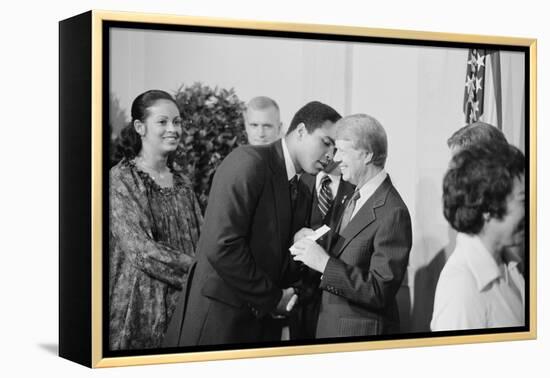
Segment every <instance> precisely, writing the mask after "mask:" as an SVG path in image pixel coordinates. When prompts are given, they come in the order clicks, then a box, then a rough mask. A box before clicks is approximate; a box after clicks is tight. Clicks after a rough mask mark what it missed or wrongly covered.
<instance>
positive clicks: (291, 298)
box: [275, 287, 298, 315]
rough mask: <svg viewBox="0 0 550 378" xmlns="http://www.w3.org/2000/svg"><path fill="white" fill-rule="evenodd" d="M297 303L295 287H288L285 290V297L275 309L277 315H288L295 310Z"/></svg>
mask: <svg viewBox="0 0 550 378" xmlns="http://www.w3.org/2000/svg"><path fill="white" fill-rule="evenodd" d="M297 301H298V295H297V294H296V292H295V291H294V288H293V287H287V288H286V289H283V296H282V297H281V300H280V301H279V303H278V304H277V308H276V309H275V314H277V315H288V314H289V313H290V312H291V311H292V309H293V308H294V305H295V304H296V302H297Z"/></svg>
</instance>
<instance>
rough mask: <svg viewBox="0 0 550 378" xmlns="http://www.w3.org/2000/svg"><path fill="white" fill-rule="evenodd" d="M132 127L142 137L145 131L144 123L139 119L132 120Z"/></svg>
mask: <svg viewBox="0 0 550 378" xmlns="http://www.w3.org/2000/svg"><path fill="white" fill-rule="evenodd" d="M134 129H135V130H136V132H137V133H138V134H139V135H141V136H142V137H144V136H145V132H146V128H145V124H144V123H143V122H141V121H140V120H139V119H136V120H134Z"/></svg>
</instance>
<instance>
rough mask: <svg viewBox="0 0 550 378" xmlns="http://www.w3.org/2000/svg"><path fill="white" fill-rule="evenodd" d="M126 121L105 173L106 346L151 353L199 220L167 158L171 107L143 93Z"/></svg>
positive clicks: (168, 100)
mask: <svg viewBox="0 0 550 378" xmlns="http://www.w3.org/2000/svg"><path fill="white" fill-rule="evenodd" d="M131 114H132V121H131V122H130V124H128V125H127V126H126V127H125V128H124V129H123V131H122V132H121V138H120V143H119V145H118V146H117V148H118V149H119V151H121V152H122V155H123V156H124V157H123V158H122V159H121V160H120V162H119V163H118V164H117V165H115V166H114V167H113V168H111V170H110V177H109V180H110V183H109V208H110V219H109V222H110V223H109V226H110V235H109V238H110V239H109V264H110V265H109V346H110V349H111V350H128V349H133V350H135V349H147V348H158V347H160V346H161V344H162V339H163V337H164V334H165V332H166V328H167V326H168V322H169V320H170V317H171V315H172V312H173V311H174V308H175V305H176V301H177V298H178V295H179V293H180V292H181V290H182V288H183V287H184V285H185V283H186V281H187V277H188V272H189V268H190V266H191V265H192V263H193V261H194V255H195V247H196V243H197V242H198V239H199V229H200V226H201V223H202V215H201V211H200V208H199V204H198V202H197V199H196V197H195V194H194V192H193V189H192V186H191V183H190V181H189V179H188V178H187V177H185V176H184V175H182V174H181V173H179V172H177V171H175V170H174V169H173V168H172V165H171V163H170V155H171V154H172V153H173V152H174V151H175V150H176V148H177V146H178V144H179V140H180V137H181V134H182V121H181V117H180V113H179V110H178V107H177V105H176V102H175V101H174V99H173V98H172V97H171V96H170V95H169V94H168V93H166V92H163V91H159V90H150V91H147V92H144V93H142V94H140V95H139V96H138V97H136V99H135V100H134V102H133V103H132V110H131Z"/></svg>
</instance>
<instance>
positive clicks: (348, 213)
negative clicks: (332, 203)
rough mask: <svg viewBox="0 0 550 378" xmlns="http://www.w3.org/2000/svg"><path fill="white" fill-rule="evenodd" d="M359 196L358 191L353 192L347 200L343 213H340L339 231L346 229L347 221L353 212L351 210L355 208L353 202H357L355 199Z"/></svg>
mask: <svg viewBox="0 0 550 378" xmlns="http://www.w3.org/2000/svg"><path fill="white" fill-rule="evenodd" d="M360 197H361V196H360V195H359V192H357V191H356V192H355V193H353V196H352V197H351V200H350V201H349V202H348V204H347V206H346V209H345V210H344V215H342V223H340V231H343V230H345V229H346V227H347V225H348V223H349V221H350V220H351V215H352V214H353V210H355V204H356V203H357V200H358V199H359V198H360Z"/></svg>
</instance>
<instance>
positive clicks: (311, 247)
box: [290, 228, 329, 273]
mask: <svg viewBox="0 0 550 378" xmlns="http://www.w3.org/2000/svg"><path fill="white" fill-rule="evenodd" d="M311 234H313V230H311V229H309V228H302V229H301V230H300V231H298V232H297V233H296V235H295V236H294V245H293V246H292V248H291V249H290V253H291V254H292V256H293V258H294V260H295V261H301V262H303V263H304V264H305V265H307V266H308V267H310V268H311V269H314V270H316V271H318V272H320V273H323V272H324V271H325V267H326V266H327V263H328V260H329V255H328V253H326V252H325V250H324V249H323V248H322V247H321V246H320V245H319V244H317V243H316V242H314V241H313V240H311V239H309V238H307V236H309V235H311Z"/></svg>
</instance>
